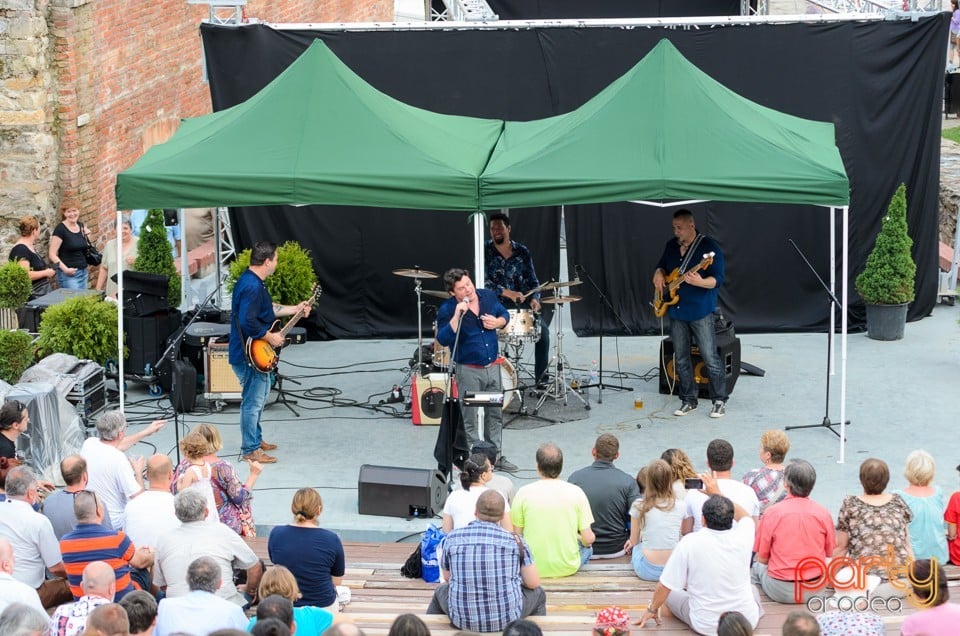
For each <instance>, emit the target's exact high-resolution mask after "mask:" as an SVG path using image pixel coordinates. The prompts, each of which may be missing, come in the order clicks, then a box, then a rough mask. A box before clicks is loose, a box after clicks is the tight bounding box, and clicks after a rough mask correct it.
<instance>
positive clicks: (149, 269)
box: [133, 208, 180, 307]
mask: <svg viewBox="0 0 960 636" xmlns="http://www.w3.org/2000/svg"><path fill="white" fill-rule="evenodd" d="M133 269H134V270H135V271H138V272H146V273H148V274H162V275H164V276H168V277H169V278H170V282H169V286H168V293H167V301H168V302H169V303H170V305H171V306H172V307H179V306H180V274H178V273H177V268H176V266H174V264H173V246H172V245H170V240H169V239H168V238H167V228H166V226H165V225H164V224H163V210H160V209H157V208H154V209H152V210H150V211H149V212H147V218H146V219H144V221H143V225H141V226H140V237H139V239H138V241H137V260H135V261H134V262H133Z"/></svg>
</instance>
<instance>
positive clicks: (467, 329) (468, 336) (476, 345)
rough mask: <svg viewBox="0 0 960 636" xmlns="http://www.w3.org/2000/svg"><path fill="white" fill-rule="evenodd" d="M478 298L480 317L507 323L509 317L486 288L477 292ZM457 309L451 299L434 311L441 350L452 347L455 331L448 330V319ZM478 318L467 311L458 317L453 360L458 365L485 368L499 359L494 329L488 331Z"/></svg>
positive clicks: (454, 301)
mask: <svg viewBox="0 0 960 636" xmlns="http://www.w3.org/2000/svg"><path fill="white" fill-rule="evenodd" d="M477 299H478V300H479V301H480V316H482V315H484V314H490V315H491V316H496V317H497V318H503V319H504V320H508V321H509V320H510V314H509V312H507V310H506V309H504V307H503V305H501V304H500V301H499V300H497V296H496V294H494V293H493V292H492V291H490V290H489V289H478V290H477ZM456 308H457V300H456V299H455V298H453V297H452V296H451V297H450V299H449V300H447V301H446V302H445V303H443V304H442V305H440V310H439V311H438V312H437V324H438V325H440V328H439V330H438V331H437V340H438V341H439V342H440V344H442V345H443V346H444V347H451V349H452V347H453V343H454V340H456V337H457V332H456V331H454V330H453V329H451V328H450V319H451V318H453V312H454V310H456ZM480 316H478V315H477V314H475V313H473V312H472V311H467V312H466V313H465V314H463V316H462V317H461V318H460V329H459V332H460V340H459V341H458V342H457V351H456V353H455V355H454V361H456V362H459V363H460V364H474V365H479V366H482V367H485V366H487V365H489V364H491V363H493V362H494V361H495V360H496V359H497V358H499V357H500V343H499V341H498V340H497V330H496V329H487V328H485V327H484V326H483V323H482V322H481V321H480Z"/></svg>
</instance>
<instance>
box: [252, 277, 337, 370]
mask: <svg viewBox="0 0 960 636" xmlns="http://www.w3.org/2000/svg"><path fill="white" fill-rule="evenodd" d="M322 293H323V290H322V289H320V283H317V284H316V285H314V286H313V290H312V291H311V292H310V298H309V300H310V304H311V305H312V304H314V303H316V302H317V299H318V298H320V294H322ZM303 314H304V311H303V310H302V309H298V310H297V313H295V314H293V316H291V317H290V320H288V321H287V324H285V325H284V326H283V327H280V321H279V320H275V321H274V323H273V325H271V326H270V329H269V330H268V331H271V332H278V333H279V334H280V335H281V336H283V337H284V341H286V337H287V333H288V332H289V331H290V330H291V329H293V327H294V326H295V325H296V324H297V322H298V321H299V320H300V319H301V318H303ZM281 348H282V345H281V346H280V347H276V348H274V347H273V345H271V344H270V343H269V342H267V340H266V339H265V338H247V342H246V346H245V347H244V350H245V351H246V354H247V361H248V362H250V364H251V365H252V366H253V368H254V369H256V370H257V371H259V372H260V373H272V372H273V371H276V369H277V365H278V364H280V349H281Z"/></svg>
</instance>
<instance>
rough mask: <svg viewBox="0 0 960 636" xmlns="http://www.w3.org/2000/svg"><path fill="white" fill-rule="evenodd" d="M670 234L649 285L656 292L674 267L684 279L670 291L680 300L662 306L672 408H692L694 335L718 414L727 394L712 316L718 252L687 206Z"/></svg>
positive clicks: (678, 214) (686, 410)
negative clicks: (675, 404) (674, 389)
mask: <svg viewBox="0 0 960 636" xmlns="http://www.w3.org/2000/svg"><path fill="white" fill-rule="evenodd" d="M673 236H674V238H672V239H670V240H669V241H667V244H666V246H664V248H663V255H661V256H660V261H659V262H658V263H657V271H656V272H654V274H653V285H654V287H655V288H656V289H657V292H660V293H663V292H664V288H665V287H666V286H667V285H668V284H669V283H668V282H667V277H668V276H669V275H670V273H672V272H673V271H674V270H676V271H677V273H678V274H679V276H680V277H681V279H682V281H683V283H682V284H681V285H680V286H679V287H678V288H677V289H676V291H675V293H676V295H677V296H679V301H678V302H677V303H675V304H672V305H670V306H669V309H668V310H667V312H668V313H669V315H670V338H671V339H672V340H673V355H674V358H675V359H676V372H677V377H678V378H679V379H680V400H681V404H680V408H678V409H677V410H676V411H674V412H673V414H674V415H676V416H678V417H682V416H684V415H686V414H687V413H690V412H691V411H695V410H696V409H697V392H698V389H697V384H696V381H695V380H694V376H693V361H692V359H691V355H690V347H691V345H692V344H693V343H694V341H696V344H697V346H698V347H699V348H700V356H701V357H702V358H703V363H704V365H705V366H706V368H707V373H708V375H709V380H710V383H709V386H710V401H711V402H712V403H713V407H712V409H711V410H710V417H723V416H724V414H725V412H726V403H727V398H728V395H727V384H726V379H725V378H724V372H723V364H722V363H721V361H720V356H719V354H718V353H717V337H716V326H715V317H714V311H716V309H717V294H718V290H719V289H720V285H722V284H723V252H721V251H720V246H719V245H717V243H716V241H714V240H713V239H712V238H710V237H708V236H705V235H703V234H700V233H699V232H697V227H696V223H695V221H694V219H693V213H692V212H690V210H686V209H680V210H677V211H676V212H674V214H673ZM711 253H712V262H711V263H710V264H709V265H706V260H707V258H706V255H708V254H711ZM701 265H703V266H702V267H700V266H701ZM670 300H672V298H666V297H664V301H665V302H669V301H670Z"/></svg>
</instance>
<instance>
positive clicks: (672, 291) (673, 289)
mask: <svg viewBox="0 0 960 636" xmlns="http://www.w3.org/2000/svg"><path fill="white" fill-rule="evenodd" d="M714 256H716V252H707V253H706V254H704V255H703V260H702V261H700V262H699V263H697V265H696V266H694V267H693V269H688V270H687V272H691V273H692V272H699V271H700V270H701V269H703V268H704V267H710V265H711V264H712V263H713V257H714ZM681 283H683V274H681V273H680V268H679V267H678V268H676V269H674V270H673V271H672V272H670V273H669V274H667V277H666V278H665V279H664V280H663V290H662V291H658V292H656V293H655V294H654V296H653V313H654V314H656V316H657V318H660V317H661V316H663V314H665V313H667V309H668V308H669V307H670V306H671V305H676V304H677V303H678V302H680V294H678V293H677V290H678V289H679V288H680V285H681ZM664 293H666V296H667V300H664Z"/></svg>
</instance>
